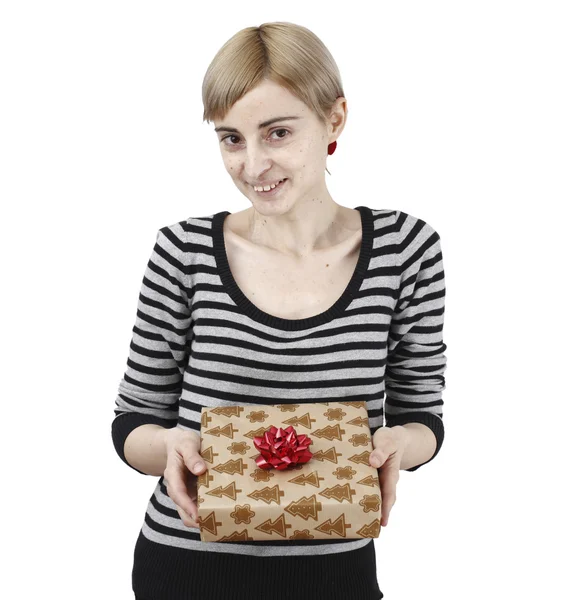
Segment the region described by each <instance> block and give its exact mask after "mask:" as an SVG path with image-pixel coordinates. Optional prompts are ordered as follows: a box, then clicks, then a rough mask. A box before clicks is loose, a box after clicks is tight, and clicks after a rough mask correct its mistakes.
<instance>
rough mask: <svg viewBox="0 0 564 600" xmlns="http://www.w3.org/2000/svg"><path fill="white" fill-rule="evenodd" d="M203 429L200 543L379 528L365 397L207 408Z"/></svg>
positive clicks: (351, 534) (332, 536)
mask: <svg viewBox="0 0 564 600" xmlns="http://www.w3.org/2000/svg"><path fill="white" fill-rule="evenodd" d="M276 434H278V437H277V436H276ZM200 436H201V445H200V454H201V456H202V458H203V459H204V460H205V462H206V467H207V468H206V471H205V473H204V474H202V475H200V476H199V477H198V481H197V489H198V522H199V527H200V538H201V540H202V541H204V542H245V541H257V540H269V541H274V540H307V539H320V540H336V539H343V538H351V539H352V538H377V537H378V536H379V534H380V518H381V493H380V485H379V479H378V470H377V469H376V468H375V467H372V466H371V465H370V463H369V456H370V454H371V452H372V450H373V449H374V447H373V444H372V436H371V434H370V427H369V425H368V412H367V409H366V402H318V403H312V404H276V405H256V404H253V405H243V406H241V405H235V406H221V407H216V408H205V409H204V410H202V413H201V430H200ZM277 440H278V441H277ZM269 444H270V445H269ZM276 444H278V445H276ZM299 461H303V462H299ZM260 465H262V467H261V466H260Z"/></svg>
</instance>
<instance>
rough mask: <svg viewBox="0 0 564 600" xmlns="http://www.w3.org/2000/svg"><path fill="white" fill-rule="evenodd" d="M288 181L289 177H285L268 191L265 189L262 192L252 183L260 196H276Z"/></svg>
mask: <svg viewBox="0 0 564 600" xmlns="http://www.w3.org/2000/svg"><path fill="white" fill-rule="evenodd" d="M286 181H288V178H287V177H285V178H284V179H281V180H280V183H277V184H276V186H275V187H273V188H271V189H270V190H268V191H267V192H265V191H262V192H260V191H258V190H255V187H254V186H253V185H251V188H252V190H253V192H255V194H258V195H259V196H274V195H275V194H276V193H277V191H278V190H279V189H280V188H283V187H284V184H285V183H286ZM249 185H250V184H249ZM259 187H260V186H259Z"/></svg>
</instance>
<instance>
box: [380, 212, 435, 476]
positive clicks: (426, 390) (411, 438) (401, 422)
mask: <svg viewBox="0 0 564 600" xmlns="http://www.w3.org/2000/svg"><path fill="white" fill-rule="evenodd" d="M399 226H400V232H399V238H400V239H399V240H398V243H399V245H400V246H401V247H402V250H401V252H400V253H399V257H400V258H399V264H398V268H399V269H400V272H401V277H400V286H399V294H398V300H397V303H396V308H395V310H394V314H393V316H392V322H391V326H390V334H389V338H388V358H387V365H386V374H385V387H386V400H385V416H386V425H387V426H388V427H392V428H395V427H403V428H404V429H405V430H406V431H405V432H404V433H407V434H408V435H407V436H406V441H407V445H406V452H405V456H404V458H403V460H402V467H401V468H402V469H405V470H407V471H416V470H417V469H419V468H420V467H421V466H422V465H423V464H426V463H428V462H430V461H431V460H432V459H433V458H434V457H435V456H436V455H437V454H438V452H439V450H440V448H441V446H442V443H443V439H444V426H443V420H442V415H443V413H442V406H443V400H442V392H443V390H444V389H445V387H446V386H445V378H444V373H445V371H446V356H445V353H444V352H445V350H446V348H447V346H446V344H445V343H444V342H443V324H444V310H445V277H444V269H443V260H442V252H441V245H440V238H439V235H438V234H437V232H436V231H435V230H434V229H433V228H432V227H431V226H430V225H428V224H427V223H425V222H424V221H422V220H421V219H418V218H416V217H413V216H411V215H408V214H407V213H402V212H400V213H399ZM431 434H432V436H433V438H434V440H433V439H432V438H431Z"/></svg>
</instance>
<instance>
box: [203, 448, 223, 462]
mask: <svg viewBox="0 0 564 600" xmlns="http://www.w3.org/2000/svg"><path fill="white" fill-rule="evenodd" d="M200 456H201V457H202V458H203V459H204V460H205V461H206V462H207V463H211V464H212V465H213V457H214V456H219V454H218V453H217V452H214V451H213V446H209V447H208V448H202V447H200Z"/></svg>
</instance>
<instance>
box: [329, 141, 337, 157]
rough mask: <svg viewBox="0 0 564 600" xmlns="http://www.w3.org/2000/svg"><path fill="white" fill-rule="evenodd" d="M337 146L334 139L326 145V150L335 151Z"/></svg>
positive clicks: (331, 152)
mask: <svg viewBox="0 0 564 600" xmlns="http://www.w3.org/2000/svg"><path fill="white" fill-rule="evenodd" d="M336 147H337V140H335V141H334V142H331V143H330V144H329V146H327V152H328V153H329V154H333V152H335V148H336Z"/></svg>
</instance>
